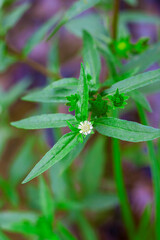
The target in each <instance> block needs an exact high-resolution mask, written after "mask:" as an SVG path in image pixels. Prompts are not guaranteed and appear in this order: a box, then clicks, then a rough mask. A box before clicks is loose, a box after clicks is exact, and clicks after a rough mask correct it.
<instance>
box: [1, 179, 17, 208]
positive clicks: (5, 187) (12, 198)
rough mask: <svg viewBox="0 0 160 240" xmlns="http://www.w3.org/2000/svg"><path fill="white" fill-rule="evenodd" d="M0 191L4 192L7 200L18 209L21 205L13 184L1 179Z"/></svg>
mask: <svg viewBox="0 0 160 240" xmlns="http://www.w3.org/2000/svg"><path fill="white" fill-rule="evenodd" d="M0 189H1V190H2V191H3V193H4V196H5V197H6V199H7V200H8V201H9V202H10V203H11V204H12V205H13V206H14V207H17V206H18V204H19V198H18V194H17V192H16V190H15V188H14V187H13V186H12V183H11V182H9V181H7V180H5V179H3V178H2V177H0Z"/></svg>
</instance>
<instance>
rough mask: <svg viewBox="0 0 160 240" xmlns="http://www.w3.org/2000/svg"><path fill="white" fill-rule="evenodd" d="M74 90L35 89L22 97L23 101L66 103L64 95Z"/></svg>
mask: <svg viewBox="0 0 160 240" xmlns="http://www.w3.org/2000/svg"><path fill="white" fill-rule="evenodd" d="M74 92H75V90H69V89H58V90H53V89H43V90H37V91H34V92H32V93H29V94H28V95H26V96H24V97H23V98H22V99H23V100H24V101H30V102H44V103H66V102H67V99H66V97H67V96H69V95H71V94H74Z"/></svg>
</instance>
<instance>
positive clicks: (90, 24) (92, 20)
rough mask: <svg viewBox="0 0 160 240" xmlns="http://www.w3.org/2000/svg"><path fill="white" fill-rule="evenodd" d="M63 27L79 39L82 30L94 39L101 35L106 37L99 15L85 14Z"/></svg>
mask: <svg viewBox="0 0 160 240" xmlns="http://www.w3.org/2000/svg"><path fill="white" fill-rule="evenodd" d="M65 27H66V28H67V30H68V31H69V32H71V33H73V34H74V35H76V36H78V37H80V38H82V36H83V30H86V31H87V32H88V33H90V34H91V35H92V36H94V37H97V36H101V35H102V34H107V35H108V33H107V32H106V29H105V26H104V25H103V20H102V19H101V17H100V15H99V14H96V13H87V14H85V15H82V16H79V17H78V18H74V19H73V20H71V21H69V22H68V23H67V24H66V25H65Z"/></svg>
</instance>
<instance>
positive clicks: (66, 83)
mask: <svg viewBox="0 0 160 240" xmlns="http://www.w3.org/2000/svg"><path fill="white" fill-rule="evenodd" d="M77 85H78V79H76V78H63V79H60V80H58V81H55V82H53V83H52V84H50V85H49V86H48V87H46V88H45V89H46V90H49V89H55V88H69V89H70V88H73V87H76V86H77Z"/></svg>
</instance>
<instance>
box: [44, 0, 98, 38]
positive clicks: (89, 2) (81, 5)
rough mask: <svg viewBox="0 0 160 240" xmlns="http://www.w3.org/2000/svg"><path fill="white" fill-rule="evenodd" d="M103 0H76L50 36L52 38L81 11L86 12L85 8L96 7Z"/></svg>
mask: <svg viewBox="0 0 160 240" xmlns="http://www.w3.org/2000/svg"><path fill="white" fill-rule="evenodd" d="M100 1H101V0H79V1H76V2H75V3H74V4H73V5H72V6H71V7H70V8H69V9H68V10H67V11H66V13H65V14H64V17H63V18H62V19H61V21H60V22H59V23H58V24H57V26H56V28H55V29H54V30H53V32H52V33H51V34H50V36H49V37H48V39H49V38H51V37H52V36H53V35H54V34H55V33H56V32H57V31H58V29H60V27H62V26H63V25H64V24H65V23H67V22H68V21H70V20H71V19H72V18H74V17H76V16H77V15H79V14H80V13H82V12H84V11H85V10H87V9H89V8H91V7H94V6H95V5H96V4H98V3H100Z"/></svg>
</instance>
